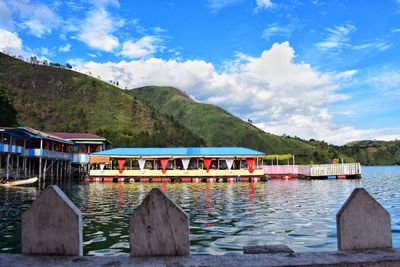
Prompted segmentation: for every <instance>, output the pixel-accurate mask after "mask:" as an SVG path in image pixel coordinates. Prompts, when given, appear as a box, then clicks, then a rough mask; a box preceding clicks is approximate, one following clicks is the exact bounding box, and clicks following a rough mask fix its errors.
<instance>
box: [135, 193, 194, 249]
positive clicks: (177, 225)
mask: <svg viewBox="0 0 400 267" xmlns="http://www.w3.org/2000/svg"><path fill="white" fill-rule="evenodd" d="M129 242H130V249H131V252H130V255H131V256H133V257H137V256H185V255H189V254H190V242H189V219H188V216H187V215H186V214H185V212H184V211H183V210H182V209H181V208H180V207H179V206H178V205H176V204H175V203H174V202H173V201H172V200H171V199H169V198H168V197H167V196H166V195H165V194H164V193H163V192H162V191H161V190H160V189H158V188H153V189H152V190H151V191H150V193H149V194H148V195H147V196H146V198H145V199H144V200H143V202H142V204H140V206H139V207H138V208H137V209H136V210H135V211H134V213H133V214H132V215H131V217H130V218H129Z"/></svg>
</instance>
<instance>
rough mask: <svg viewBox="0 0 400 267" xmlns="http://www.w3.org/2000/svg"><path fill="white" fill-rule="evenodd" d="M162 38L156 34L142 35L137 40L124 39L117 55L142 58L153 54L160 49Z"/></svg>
mask: <svg viewBox="0 0 400 267" xmlns="http://www.w3.org/2000/svg"><path fill="white" fill-rule="evenodd" d="M161 43H162V40H161V39H160V38H159V37H156V36H150V35H147V36H143V37H142V38H140V39H139V40H137V41H126V42H124V43H123V45H122V50H121V52H120V53H119V55H122V56H125V57H128V58H142V57H147V56H150V55H152V54H154V53H155V52H156V51H158V50H160V49H162V45H161Z"/></svg>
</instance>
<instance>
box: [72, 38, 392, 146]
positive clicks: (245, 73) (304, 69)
mask: <svg viewBox="0 0 400 267" xmlns="http://www.w3.org/2000/svg"><path fill="white" fill-rule="evenodd" d="M294 58H295V51H294V50H293V48H292V47H291V46H290V45H289V43H288V42H283V43H276V44H274V45H273V46H272V48H271V49H269V50H265V51H264V52H263V53H262V54H261V55H260V56H259V57H250V56H246V55H243V54H239V55H238V58H237V60H234V61H233V62H231V66H230V67H227V68H226V69H225V70H224V71H222V72H218V71H217V70H216V68H215V66H214V65H213V64H211V63H208V62H205V61H203V60H186V61H178V60H163V59H159V58H148V59H141V60H132V61H120V62H118V63H112V62H107V63H103V64H100V63H95V62H86V63H82V64H80V65H79V66H78V70H80V71H82V72H84V73H89V72H90V73H92V74H93V75H94V76H96V77H97V76H100V77H101V78H102V79H104V80H113V81H118V82H119V84H120V85H121V86H122V87H125V86H127V87H128V88H135V87H140V86H145V85H169V86H175V87H177V88H180V89H182V90H185V91H186V92H187V93H189V94H190V95H192V96H193V97H194V98H195V99H197V100H199V101H202V102H206V103H211V104H216V105H219V106H221V107H223V108H225V109H227V110H228V111H230V112H232V113H233V114H235V115H237V116H239V117H241V118H243V119H244V120H247V119H252V120H253V121H254V123H255V124H256V125H257V126H259V127H260V128H262V129H264V130H265V131H267V132H271V133H275V134H289V135H291V136H299V137H302V138H305V139H309V138H315V139H319V140H326V141H328V142H332V143H336V144H343V143H345V142H347V141H350V140H354V139H366V138H379V137H385V136H386V137H388V136H392V135H390V130H392V134H393V135H395V134H396V133H398V132H400V131H397V130H396V129H385V130H375V129H370V130H360V129H356V128H354V127H352V126H348V125H339V124H336V123H334V122H333V118H334V115H335V113H334V111H331V110H330V108H329V107H330V105H331V104H338V103H340V102H341V101H345V100H348V99H349V96H347V95H344V94H341V93H339V91H340V90H341V89H342V86H343V84H346V83H347V82H349V80H351V79H352V76H353V75H355V74H356V73H357V70H349V71H345V72H341V73H323V72H320V71H317V70H316V69H314V68H313V67H312V66H310V65H308V64H305V63H295V62H294Z"/></svg>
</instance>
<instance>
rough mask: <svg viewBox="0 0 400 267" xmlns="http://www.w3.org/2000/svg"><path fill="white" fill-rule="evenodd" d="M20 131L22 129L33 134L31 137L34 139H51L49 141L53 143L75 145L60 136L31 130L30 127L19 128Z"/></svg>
mask: <svg viewBox="0 0 400 267" xmlns="http://www.w3.org/2000/svg"><path fill="white" fill-rule="evenodd" d="M18 129H21V130H24V131H26V132H29V134H31V137H34V138H39V139H49V140H52V141H56V142H60V143H66V144H70V145H73V144H74V143H73V142H71V141H69V140H66V139H64V138H60V137H58V136H54V135H52V134H49V133H45V132H42V131H39V130H36V129H33V128H30V127H26V126H19V127H18Z"/></svg>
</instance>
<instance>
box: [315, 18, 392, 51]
mask: <svg viewBox="0 0 400 267" xmlns="http://www.w3.org/2000/svg"><path fill="white" fill-rule="evenodd" d="M326 30H327V31H328V33H329V34H328V36H327V38H326V39H325V40H323V41H321V42H318V43H316V44H315V46H316V47H318V48H319V49H321V50H341V49H343V48H347V49H353V50H366V49H369V50H371V49H374V50H379V51H384V50H386V49H388V48H389V47H390V44H389V43H388V42H386V41H384V40H381V39H379V38H377V39H375V40H372V41H367V42H363V43H360V44H352V43H351V42H350V34H351V33H352V32H354V31H356V30H357V28H356V26H354V25H351V24H346V25H341V26H334V27H333V28H327V29H326Z"/></svg>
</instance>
